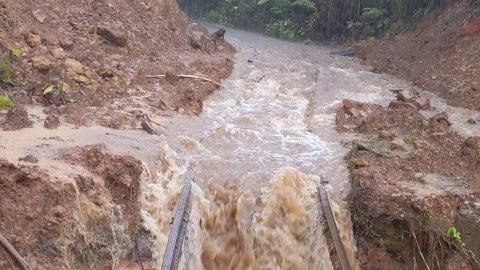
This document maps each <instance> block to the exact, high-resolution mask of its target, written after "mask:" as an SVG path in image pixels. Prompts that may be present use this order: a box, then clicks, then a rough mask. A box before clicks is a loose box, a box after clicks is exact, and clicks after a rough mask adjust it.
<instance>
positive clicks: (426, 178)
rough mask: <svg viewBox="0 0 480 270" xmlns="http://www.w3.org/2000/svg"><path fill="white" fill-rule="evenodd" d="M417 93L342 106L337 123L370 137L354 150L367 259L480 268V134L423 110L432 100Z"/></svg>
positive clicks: (380, 265) (368, 262)
mask: <svg viewBox="0 0 480 270" xmlns="http://www.w3.org/2000/svg"><path fill="white" fill-rule="evenodd" d="M417 95H418V94H417V93H415V92H413V91H412V92H409V91H402V92H399V93H398V96H397V100H394V101H392V102H391V103H390V104H389V105H388V106H387V107H382V106H380V105H374V104H365V103H360V102H355V101H352V100H344V101H343V107H342V108H340V109H339V110H338V111H337V129H338V130H339V131H340V132H353V133H357V134H361V135H362V137H363V139H362V140H359V141H357V142H356V143H354V144H353V145H352V151H351V152H350V154H349V155H348V156H347V157H346V161H347V162H348V164H349V169H350V174H351V178H352V192H351V195H350V199H349V201H350V207H351V215H352V222H353V224H354V233H355V236H356V239H357V243H358V248H359V251H360V252H359V256H360V260H361V263H362V266H363V268H364V269H478V267H479V265H478V262H477V261H475V260H476V259H475V258H478V257H479V256H480V248H479V243H480V238H479V235H480V226H479V225H480V224H479V222H478V216H479V210H480V207H479V205H480V189H479V188H480V178H479V173H480V171H479V170H480V166H479V162H480V160H479V158H480V155H479V153H480V144H479V142H480V138H479V137H469V138H464V137H462V136H460V135H459V134H457V133H456V132H455V131H454V130H452V129H451V128H450V125H451V122H450V120H449V119H448V115H447V114H445V113H440V114H435V115H434V116H432V117H430V118H427V117H425V116H424V115H422V113H421V111H420V109H422V110H424V111H428V110H429V109H430V105H429V100H428V99H423V98H420V97H418V96H417ZM452 228H455V229H456V230H457V231H458V232H459V233H460V234H461V236H459V237H458V238H456V237H454V236H453V232H452V230H453V229H452ZM449 229H450V230H451V232H450V233H449ZM463 243H464V244H465V245H463ZM477 260H478V259H477Z"/></svg>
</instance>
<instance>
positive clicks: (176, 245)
mask: <svg viewBox="0 0 480 270" xmlns="http://www.w3.org/2000/svg"><path fill="white" fill-rule="evenodd" d="M192 181H193V180H192V178H191V177H190V176H187V177H186V179H185V184H184V186H183V188H182V192H181V193H180V197H179V199H178V202H177V206H176V208H175V217H174V219H173V223H172V228H171V229H170V235H169V237H168V242H167V247H166V248H165V255H164V257H163V263H162V268H161V269H162V270H176V269H177V268H178V264H179V263H180V258H181V257H182V246H183V239H184V238H185V233H186V230H187V225H188V219H189V218H190V212H191V209H192V201H191V198H190V197H191V193H192Z"/></svg>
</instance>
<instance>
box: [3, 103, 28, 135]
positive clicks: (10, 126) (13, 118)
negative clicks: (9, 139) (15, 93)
mask: <svg viewBox="0 0 480 270" xmlns="http://www.w3.org/2000/svg"><path fill="white" fill-rule="evenodd" d="M31 126H32V121H30V120H29V118H28V112H27V110H25V108H24V107H21V106H17V107H15V108H13V109H11V110H9V111H8V112H7V125H6V127H5V130H17V129H22V128H27V127H31Z"/></svg>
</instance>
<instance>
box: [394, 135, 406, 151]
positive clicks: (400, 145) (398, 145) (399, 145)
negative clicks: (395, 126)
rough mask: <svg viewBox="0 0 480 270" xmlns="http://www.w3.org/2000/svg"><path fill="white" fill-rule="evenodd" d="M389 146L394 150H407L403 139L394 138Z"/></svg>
mask: <svg viewBox="0 0 480 270" xmlns="http://www.w3.org/2000/svg"><path fill="white" fill-rule="evenodd" d="M391 148H392V149H394V150H402V151H405V150H407V144H406V143H405V141H404V140H403V139H400V138H395V139H394V140H393V141H392V144H391Z"/></svg>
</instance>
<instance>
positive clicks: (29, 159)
mask: <svg viewBox="0 0 480 270" xmlns="http://www.w3.org/2000/svg"><path fill="white" fill-rule="evenodd" d="M18 161H23V162H27V163H37V162H38V158H37V157H36V156H34V155H26V156H24V157H21V158H19V159H18Z"/></svg>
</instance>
